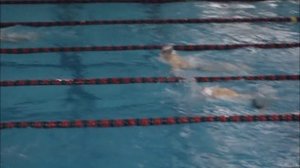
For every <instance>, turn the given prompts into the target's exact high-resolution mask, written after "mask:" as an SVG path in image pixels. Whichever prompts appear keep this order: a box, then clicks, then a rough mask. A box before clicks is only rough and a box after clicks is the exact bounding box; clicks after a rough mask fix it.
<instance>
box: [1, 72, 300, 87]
mask: <svg viewBox="0 0 300 168" xmlns="http://www.w3.org/2000/svg"><path fill="white" fill-rule="evenodd" d="M299 78H300V75H299V74H298V75H258V76H222V77H194V80H195V81H196V82H199V83H200V82H226V81H236V80H248V81H253V80H266V81H277V80H281V81H283V80H290V81H293V80H299ZM184 80H189V79H185V78H182V77H136V78H97V79H96V78H93V79H51V80H14V81H12V80H10V81H0V87H9V86H40V85H60V86H64V85H107V84H134V83H178V82H183V81H184Z"/></svg>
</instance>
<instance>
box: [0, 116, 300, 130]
mask: <svg viewBox="0 0 300 168" xmlns="http://www.w3.org/2000/svg"><path fill="white" fill-rule="evenodd" d="M267 121H269V122H270V121H272V122H298V121H300V114H299V113H296V114H266V115H232V116H224V115H221V116H192V117H166V118H133V119H115V120H108V119H102V120H75V121H66V120H63V121H17V122H15V121H10V122H1V123H0V129H1V130H2V129H11V128H85V127H89V128H96V127H101V128H108V127H130V126H159V125H175V124H192V123H205V122H220V123H222V122H223V123H225V122H235V123H237V122H267Z"/></svg>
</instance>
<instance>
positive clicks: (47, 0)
mask: <svg viewBox="0 0 300 168" xmlns="http://www.w3.org/2000/svg"><path fill="white" fill-rule="evenodd" d="M197 1H199V0H1V1H0V4H60V3H68V4H70V3H170V2H197ZM206 1H215V2H234V1H235V2H257V1H263V0H206ZM199 2H201V0H200V1H199Z"/></svg>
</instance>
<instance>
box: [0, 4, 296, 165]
mask: <svg viewBox="0 0 300 168" xmlns="http://www.w3.org/2000/svg"><path fill="white" fill-rule="evenodd" d="M299 13H300V12H299V1H296V0H290V1H280V0H272V1H265V2H256V3H238V2H235V3H216V2H207V1H204V2H186V3H169V4H73V5H1V21H3V22H4V21H69V20H94V19H159V18H206V17H236V16H239V17H260V16H261V17H263V16H265V17H270V16H297V15H298V16H299ZM6 30H7V31H10V32H21V33H36V34H38V39H36V40H33V41H30V42H20V43H5V42H3V43H1V47H2V48H22V47H62V46H89V45H130V44H166V43H174V44H223V43H226V44H227V43H260V42H261V43H271V42H299V40H300V39H299V35H300V34H299V24H292V23H284V24H278V23H259V24H254V23H243V24H182V25H106V26H99V25H97V26H74V27H41V28H32V27H23V26H16V27H11V28H6ZM158 54H159V51H158V50H152V51H150V50H147V51H124V52H123V51H122V52H74V53H39V54H26V55H5V54H3V55H1V80H17V79H61V78H95V77H97V78H101V77H139V76H171V75H174V74H173V72H172V71H171V70H170V67H169V66H168V65H166V64H164V63H162V62H161V61H160V60H159V59H157V57H158ZM179 54H181V55H182V56H184V57H186V58H192V59H195V58H201V59H204V60H207V61H218V62H227V63H233V64H236V65H244V66H243V67H245V66H247V67H249V68H241V70H239V71H234V72H202V71H192V70H191V71H184V72H180V75H183V76H185V77H189V76H225V75H258V74H299V48H291V49H266V50H263V49H256V48H244V49H237V50H228V51H201V52H199V51H198V52H179ZM299 85H300V84H299V81H272V82H266V81H259V82H246V81H238V82H228V83H205V84H194V83H181V84H133V85H101V86H99V85H95V86H35V87H7V88H1V121H36V120H68V119H69V120H73V119H103V118H109V119H113V118H141V117H165V116H182V115H195V114H197V115H208V114H212V115H220V114H226V115H230V114H259V113H285V112H297V111H299V109H300V108H299V99H300V98H299V94H300V90H299ZM204 86H223V87H229V88H232V89H235V90H237V91H240V92H242V93H249V94H250V93H255V92H257V91H258V90H260V88H263V92H266V93H268V94H269V96H270V97H271V102H270V104H269V105H268V106H267V108H266V109H264V110H263V111H258V110H256V109H253V108H252V107H251V105H250V102H249V101H247V100H245V101H229V102H228V101H225V102H224V101H218V100H210V99H204V98H203V97H201V96H199V90H200V89H201V88H202V87H204ZM299 137H300V131H299V123H271V122H270V123H239V124H230V123H228V124H220V123H205V124H194V125H176V126H160V127H132V128H107V129H100V128H99V129H97V128H96V129H95V128H92V129H89V128H86V129H51V130H50V129H49V130H39V129H11V130H2V131H1V165H0V167H1V168H26V167H30V168H40V167H43V168H48V167H49V168H50V167H51V168H52V167H57V168H67V167H73V168H82V167H88V168H99V167H107V168H119V167H121V166H122V167H125V168H166V167H172V168H202V167H205V168H218V167H230V168H260V167H270V168H281V167H286V168H287V167H299V155H300V152H299V145H300V140H299Z"/></svg>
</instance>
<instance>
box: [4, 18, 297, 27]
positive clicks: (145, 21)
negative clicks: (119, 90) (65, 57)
mask: <svg viewBox="0 0 300 168" xmlns="http://www.w3.org/2000/svg"><path fill="white" fill-rule="evenodd" d="M299 20H300V17H295V16H292V17H256V18H202V19H201V18H198V19H193V18H191V19H141V20H91V21H54V22H1V23H0V27H9V26H16V25H23V26H33V27H41V26H43V27H50V26H82V25H108V24H187V23H240V22H298V21H299Z"/></svg>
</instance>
